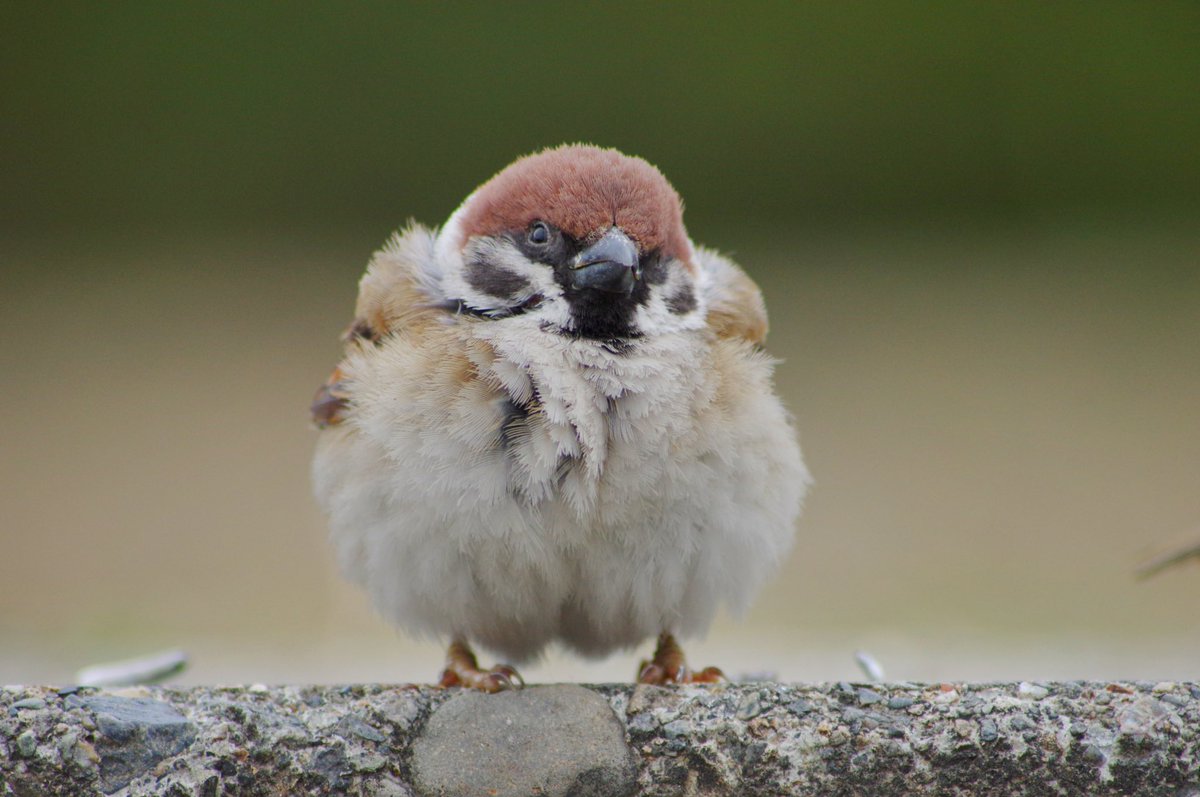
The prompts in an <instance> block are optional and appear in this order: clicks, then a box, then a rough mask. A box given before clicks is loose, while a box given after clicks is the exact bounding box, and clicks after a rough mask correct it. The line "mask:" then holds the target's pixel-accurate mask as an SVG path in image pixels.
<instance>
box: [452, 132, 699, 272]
mask: <svg viewBox="0 0 1200 797" xmlns="http://www.w3.org/2000/svg"><path fill="white" fill-rule="evenodd" d="M536 220H541V221H545V222H546V223H548V224H553V225H554V226H556V227H558V228H559V229H561V230H563V231H564V232H566V233H567V234H568V235H570V236H572V237H574V238H576V239H578V240H581V241H590V240H594V239H595V238H597V237H599V236H600V235H602V234H603V233H604V231H606V230H607V229H608V228H609V227H611V226H612V225H614V224H615V225H617V226H618V227H620V228H621V229H622V230H624V231H625V234H626V235H628V236H629V237H630V238H632V239H633V240H634V241H635V242H636V243H637V244H638V247H639V248H640V249H641V250H642V251H643V252H650V251H653V250H655V249H658V250H660V251H661V252H662V253H663V254H664V255H666V256H672V257H678V258H681V259H687V258H688V254H689V248H688V243H687V233H686V232H685V231H684V228H683V206H682V204H681V203H680V201H679V194H677V193H675V189H674V188H672V187H671V184H670V183H668V182H667V178H665V177H663V175H662V172H660V171H659V170H658V169H656V168H654V167H653V166H651V165H650V164H649V163H647V162H646V161H644V160H642V159H641V158H633V157H630V156H628V155H622V154H621V153H620V152H617V151H616V150H615V149H601V148H600V147H593V146H584V145H564V146H561V147H557V148H555V149H547V150H543V151H541V152H538V153H536V154H533V155H527V156H525V157H523V158H521V159H519V160H517V161H516V162H515V163H513V164H512V165H510V166H509V167H508V168H506V169H505V170H504V171H502V172H500V173H499V174H497V175H496V176H495V177H493V178H492V179H491V180H488V181H487V182H486V183H484V184H483V185H482V186H480V188H479V190H478V191H476V192H475V195H474V196H473V197H472V199H471V202H470V205H469V206H468V207H467V208H466V209H465V211H464V213H463V218H462V230H463V242H464V243H465V242H466V240H467V239H469V238H471V237H472V236H476V235H496V234H499V233H502V232H508V231H512V230H523V229H525V228H526V227H528V226H529V225H530V224H531V223H532V222H534V221H536Z"/></svg>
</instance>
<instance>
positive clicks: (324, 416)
mask: <svg viewBox="0 0 1200 797" xmlns="http://www.w3.org/2000/svg"><path fill="white" fill-rule="evenodd" d="M435 240H436V236H435V235H434V232H433V231H432V230H430V229H428V228H426V227H422V226H421V225H419V224H410V225H409V226H408V227H407V228H406V229H405V230H403V231H402V232H398V233H396V234H395V235H393V236H392V237H391V239H390V240H389V241H388V242H387V244H385V245H384V247H383V248H382V249H380V250H379V251H378V252H376V253H375V255H374V256H373V257H372V258H371V262H370V264H369V265H368V266H367V271H366V273H365V274H363V277H362V279H361V280H360V281H359V283H358V303H357V305H356V307H355V311H354V322H353V323H352V324H351V325H350V326H349V328H347V329H346V331H345V333H344V334H343V335H342V341H343V343H344V345H345V348H346V352H347V353H350V352H352V351H354V350H356V349H359V348H361V347H363V346H374V345H376V344H378V343H379V341H381V340H383V339H384V338H386V337H388V336H389V335H394V334H396V333H398V332H400V331H402V330H403V331H408V332H418V330H419V329H420V328H421V327H423V326H426V325H429V324H434V323H438V322H439V317H441V318H442V319H444V317H445V312H444V311H445V305H446V300H445V297H444V296H443V295H442V292H441V284H440V283H441V276H442V275H441V270H440V268H439V267H438V265H437V258H436V257H435V255H434V242H435ZM343 363H344V361H343ZM343 363H339V364H338V367H336V368H334V369H333V373H332V374H331V375H330V377H329V379H327V380H326V381H325V384H323V385H321V387H319V388H318V389H317V393H316V395H315V396H314V397H313V402H312V406H311V408H310V412H311V414H312V420H313V423H315V424H316V425H317V426H318V427H322V428H323V427H326V426H333V425H336V424H338V423H341V421H342V420H343V418H344V416H345V411H346V408H347V406H348V405H349V398H350V396H349V392H348V391H347V389H346V382H345V375H344V373H343V368H342V365H343Z"/></svg>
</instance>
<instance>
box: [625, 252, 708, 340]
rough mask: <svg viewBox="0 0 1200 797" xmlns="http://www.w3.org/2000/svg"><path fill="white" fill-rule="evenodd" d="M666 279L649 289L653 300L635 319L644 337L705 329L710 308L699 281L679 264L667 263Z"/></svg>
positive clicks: (641, 309)
mask: <svg viewBox="0 0 1200 797" xmlns="http://www.w3.org/2000/svg"><path fill="white" fill-rule="evenodd" d="M666 273H667V278H666V279H665V280H664V281H663V282H661V283H659V284H658V285H653V286H651V288H650V298H649V301H647V302H646V303H645V304H644V305H643V306H641V307H639V308H638V310H637V313H636V314H635V316H634V320H635V323H636V325H637V330H638V331H639V332H641V333H642V334H644V335H655V334H660V333H664V332H676V331H679V330H685V329H699V328H700V327H702V326H704V319H705V313H706V312H707V307H706V305H705V301H704V290H703V287H702V286H701V285H700V284H699V283H700V281H701V280H700V279H698V278H697V277H696V276H694V275H693V274H692V273H691V272H690V271H688V270H687V269H686V268H685V267H684V266H683V264H682V263H680V262H679V261H677V260H675V261H671V262H670V263H667V264H666Z"/></svg>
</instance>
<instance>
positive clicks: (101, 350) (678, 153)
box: [0, 2, 1200, 682]
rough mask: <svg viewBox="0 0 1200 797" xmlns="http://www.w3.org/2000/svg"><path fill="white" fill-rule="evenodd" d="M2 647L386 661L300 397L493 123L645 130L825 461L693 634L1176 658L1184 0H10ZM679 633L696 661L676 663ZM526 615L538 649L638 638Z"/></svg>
mask: <svg viewBox="0 0 1200 797" xmlns="http://www.w3.org/2000/svg"><path fill="white" fill-rule="evenodd" d="M0 31H3V32H2V33H0V40H2V43H3V46H2V47H0V74H3V76H4V78H3V80H2V81H0V179H2V181H3V183H2V185H3V191H0V268H2V271H0V274H2V280H3V288H2V293H0V296H2V297H3V305H2V306H3V313H2V314H0V334H2V335H3V346H2V347H0V369H2V370H0V373H2V374H3V377H0V378H2V379H3V380H4V381H3V386H4V389H3V392H2V393H0V411H2V412H3V416H4V417H5V418H6V419H7V423H6V431H5V433H4V435H3V437H2V439H3V444H2V449H3V457H2V458H0V682H4V681H24V682H37V681H65V680H69V679H70V677H71V673H72V672H73V671H74V670H75V669H76V668H78V667H79V666H82V665H84V664H88V663H93V662H95V661H97V660H102V659H106V658H113V657H122V656H126V655H133V654H137V653H142V652H146V651H149V650H154V649H157V648H163V647H170V646H183V647H185V648H187V649H188V650H190V651H191V653H192V657H193V666H192V668H191V670H190V671H189V672H188V674H187V675H186V676H185V678H184V680H190V681H214V680H224V681H279V680H302V681H303V680H324V681H331V680H366V679H374V680H388V681H394V680H406V679H413V680H420V679H426V678H431V677H432V676H433V675H434V674H435V672H436V670H437V668H438V666H439V662H440V651H439V648H438V646H437V645H436V644H432V643H429V642H420V641H412V640H407V639H403V638H397V637H396V636H395V635H394V634H393V633H392V632H391V631H390V630H388V629H387V628H386V627H385V626H383V625H382V624H381V623H379V622H378V621H377V620H375V619H374V618H373V617H372V616H371V613H370V610H369V609H368V608H367V606H366V603H365V601H364V600H362V599H361V598H360V597H359V596H358V595H357V594H356V593H355V592H353V591H352V590H350V589H349V588H347V587H345V586H344V585H342V584H341V582H340V580H339V579H338V577H337V575H336V573H335V572H334V570H333V566H332V561H331V560H332V557H331V556H330V554H329V552H328V551H327V550H326V548H325V543H324V539H323V535H324V526H323V520H322V518H321V517H320V516H319V513H318V512H317V510H316V508H315V507H314V505H313V503H312V501H311V498H310V497H309V493H308V484H307V465H308V457H309V455H310V451H311V447H312V444H313V439H314V436H315V435H314V433H313V432H312V431H311V430H310V429H308V427H307V415H306V406H307V403H308V400H309V397H310V396H311V393H312V390H313V389H314V388H315V387H316V386H317V385H318V384H319V383H320V382H321V381H323V379H324V378H325V376H326V375H327V373H328V371H329V369H330V367H331V366H332V365H333V363H334V362H335V361H336V358H337V352H338V347H337V344H336V336H337V334H338V332H339V331H340V329H341V328H342V326H343V325H344V324H345V323H346V322H347V321H348V320H349V317H350V312H351V308H352V304H353V299H354V291H355V281H356V279H357V277H358V274H359V273H360V272H361V269H362V267H363V265H364V264H365V262H366V260H367V258H368V256H369V254H370V252H371V251H372V250H373V249H374V248H375V247H376V246H378V245H379V244H380V243H382V241H383V240H384V239H385V237H386V236H387V235H388V234H389V232H390V231H391V230H392V229H394V228H396V227H397V226H399V225H400V224H402V223H403V222H404V220H405V219H407V218H409V217H413V218H416V219H419V220H421V221H424V222H426V223H429V224H436V223H438V222H440V221H441V220H442V219H444V218H445V217H446V216H447V215H448V214H449V213H450V212H451V211H452V210H453V209H454V207H455V206H456V205H457V203H458V202H459V201H461V199H462V198H463V197H465V196H466V195H467V193H469V191H470V190H471V189H472V188H474V187H475V186H476V185H477V184H478V183H480V182H482V181H483V180H484V179H486V178H487V177H488V176H490V175H491V174H492V173H494V172H495V171H497V170H498V169H500V168H502V167H503V166H504V165H506V164H507V163H508V162H509V161H511V160H512V159H513V158H514V157H515V156H517V155H519V154H523V153H526V152H529V151H532V150H535V149H538V148H540V147H543V146H546V145H553V144H557V143H561V142H563V141H592V142H596V143H600V144H604V145H609V146H616V147H618V148H620V149H622V150H624V151H626V152H629V153H633V154H638V155H642V156H644V157H646V158H647V159H649V160H650V161H651V162H653V163H655V164H657V165H658V166H659V167H660V168H661V169H662V170H663V171H664V172H665V173H666V174H667V175H668V177H669V178H670V179H671V180H672V182H673V183H674V184H675V186H676V187H677V188H678V189H679V191H680V193H681V194H682V195H683V196H684V198H685V200H686V203H687V215H686V220H687V223H688V227H689V230H690V232H691V234H692V237H693V238H694V239H695V240H697V241H699V242H702V243H705V244H708V245H711V246H716V247H718V248H721V249H724V250H726V251H730V252H732V253H733V254H734V255H735V257H736V258H737V259H738V260H739V261H740V262H741V263H742V264H743V265H744V266H745V267H746V268H747V270H748V271H749V272H750V273H751V274H752V275H753V276H754V277H755V278H756V279H757V280H758V281H759V282H760V284H761V285H762V287H763V289H764V293H765V294H766V298H767V303H768V307H769V308H770V311H771V314H772V324H773V330H772V337H771V340H770V348H771V350H772V352H773V353H775V354H776V355H778V356H779V357H780V358H781V359H782V360H783V363H782V365H781V366H780V369H779V385H780V389H781V392H782V393H783V394H784V397H785V399H786V401H787V402H788V404H789V406H790V408H791V409H792V411H793V412H794V414H795V416H796V419H797V424H798V426H799V428H800V429H801V433H802V439H803V443H804V447H805V450H806V454H807V456H808V459H809V461H810V465H811V467H812V469H813V471H814V473H815V476H816V479H817V487H816V489H815V490H814V492H813V493H812V495H811V499H810V501H809V504H808V509H807V512H806V515H805V517H804V518H803V519H802V521H801V524H800V535H799V537H798V542H797V546H796V549H795V551H794V553H793V555H792V557H791V559H790V560H789V561H788V562H787V563H786V565H785V567H784V569H783V571H782V573H781V575H780V577H779V578H778V579H777V580H776V581H775V582H773V583H772V584H771V585H770V587H769V588H768V589H767V590H766V591H765V592H764V595H763V598H762V599H761V600H760V602H759V603H758V604H757V606H756V607H755V609H754V610H753V611H752V612H751V614H750V615H749V616H748V617H747V618H745V619H744V620H742V621H734V620H730V619H722V620H721V621H719V622H718V624H717V626H716V627H715V628H714V630H713V632H712V633H711V634H710V635H709V638H708V639H707V640H706V641H704V642H697V643H694V645H693V647H692V648H691V650H692V653H693V657H694V658H695V659H696V660H697V661H698V662H699V663H702V664H708V663H717V664H723V665H725V666H726V668H727V669H729V670H731V671H733V672H739V671H743V670H758V671H762V670H766V671H774V672H777V673H779V674H780V675H781V676H783V677H787V678H805V679H834V678H846V677H854V676H855V674H856V670H855V666H854V663H853V660H852V654H853V652H854V651H855V650H856V649H860V648H862V649H866V650H868V651H869V652H871V653H872V654H874V655H875V656H876V657H877V658H878V659H880V660H881V661H882V663H883V664H884V666H885V668H886V669H887V670H888V674H889V675H890V676H893V677H897V678H910V679H935V678H945V679H952V678H990V677H1004V678H1018V677H1025V678H1038V677H1120V676H1136V677H1145V678H1159V677H1163V678H1166V677H1171V678H1183V677H1192V678H1194V677H1196V675H1197V672H1196V664H1195V663H1196V661H1198V660H1200V612H1198V611H1197V606H1198V605H1200V570H1197V569H1195V568H1192V569H1182V570H1179V571H1176V572H1171V573H1167V574H1164V575H1162V576H1160V577H1158V578H1156V579H1153V580H1150V581H1148V582H1144V583H1139V582H1137V581H1135V579H1134V578H1133V576H1132V570H1133V566H1134V565H1135V564H1136V563H1137V562H1139V561H1141V560H1142V559H1144V558H1146V557H1148V556H1151V555H1153V554H1154V553H1155V552H1156V551H1159V550H1162V549H1165V548H1168V547H1170V545H1171V544H1173V543H1176V542H1182V541H1186V540H1189V539H1192V538H1200V419H1198V410H1200V357H1198V356H1197V352H1198V350H1200V346H1198V344H1200V99H1198V98H1200V46H1197V42H1200V5H1197V4H1195V3H1190V2H1188V3H1177V4H1171V3H1156V4H1137V3H1101V2H1095V3H1057V4H1041V3H1036V4H1035V3H1003V4H1001V3H995V4H986V3H916V4H912V3H903V4H901V3H875V4H849V3H806V4H799V3H796V4H787V3H778V4H771V3H741V4H736V5H735V4H727V5H716V4H712V5H709V4H689V5H683V4H653V5H652V4H645V5H642V4H587V5H584V4H578V5H560V4H546V3H510V4H455V5H445V6H441V5H434V4H419V5H418V4H413V5H396V4H382V3H355V4H334V3H325V4H315V3H290V4H274V3H264V2H250V3H241V4H236V5H235V4H165V3H164V4H151V3H120V4H115V3H114V4H71V3H55V4H36V3H6V4H4V5H3V6H0ZM700 660H703V661H700ZM635 661H636V656H635V655H634V654H629V655H622V656H616V657H614V658H612V659H610V660H608V661H607V662H605V663H602V664H582V663H579V662H576V661H573V660H571V659H567V658H563V657H560V656H557V655H552V656H551V657H550V658H549V660H548V661H547V662H546V663H545V664H544V665H542V666H540V667H536V668H533V669H531V671H530V673H529V674H530V675H531V677H533V678H535V679H539V678H540V679H555V678H581V679H583V678H586V679H604V678H614V679H617V678H628V677H629V676H630V675H631V674H632V672H633V670H634V666H635Z"/></svg>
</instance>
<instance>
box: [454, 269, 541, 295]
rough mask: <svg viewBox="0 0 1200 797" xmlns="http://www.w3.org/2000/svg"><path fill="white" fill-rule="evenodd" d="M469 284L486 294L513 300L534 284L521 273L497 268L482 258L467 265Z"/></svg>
mask: <svg viewBox="0 0 1200 797" xmlns="http://www.w3.org/2000/svg"><path fill="white" fill-rule="evenodd" d="M466 278H467V284H468V285H470V286H471V287H472V288H474V289H475V290H477V291H479V292H480V293H482V294H484V295H486V296H494V297H496V298H497V299H501V300H505V301H512V300H513V299H516V298H517V297H518V296H520V295H521V294H522V293H528V292H529V291H530V290H531V289H532V286H530V284H529V281H528V280H526V279H525V278H524V277H522V276H521V275H519V274H514V273H512V272H511V271H507V270H505V269H502V268H496V267H494V266H492V265H489V264H488V263H487V262H485V261H482V260H471V261H470V262H468V263H467V267H466Z"/></svg>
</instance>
